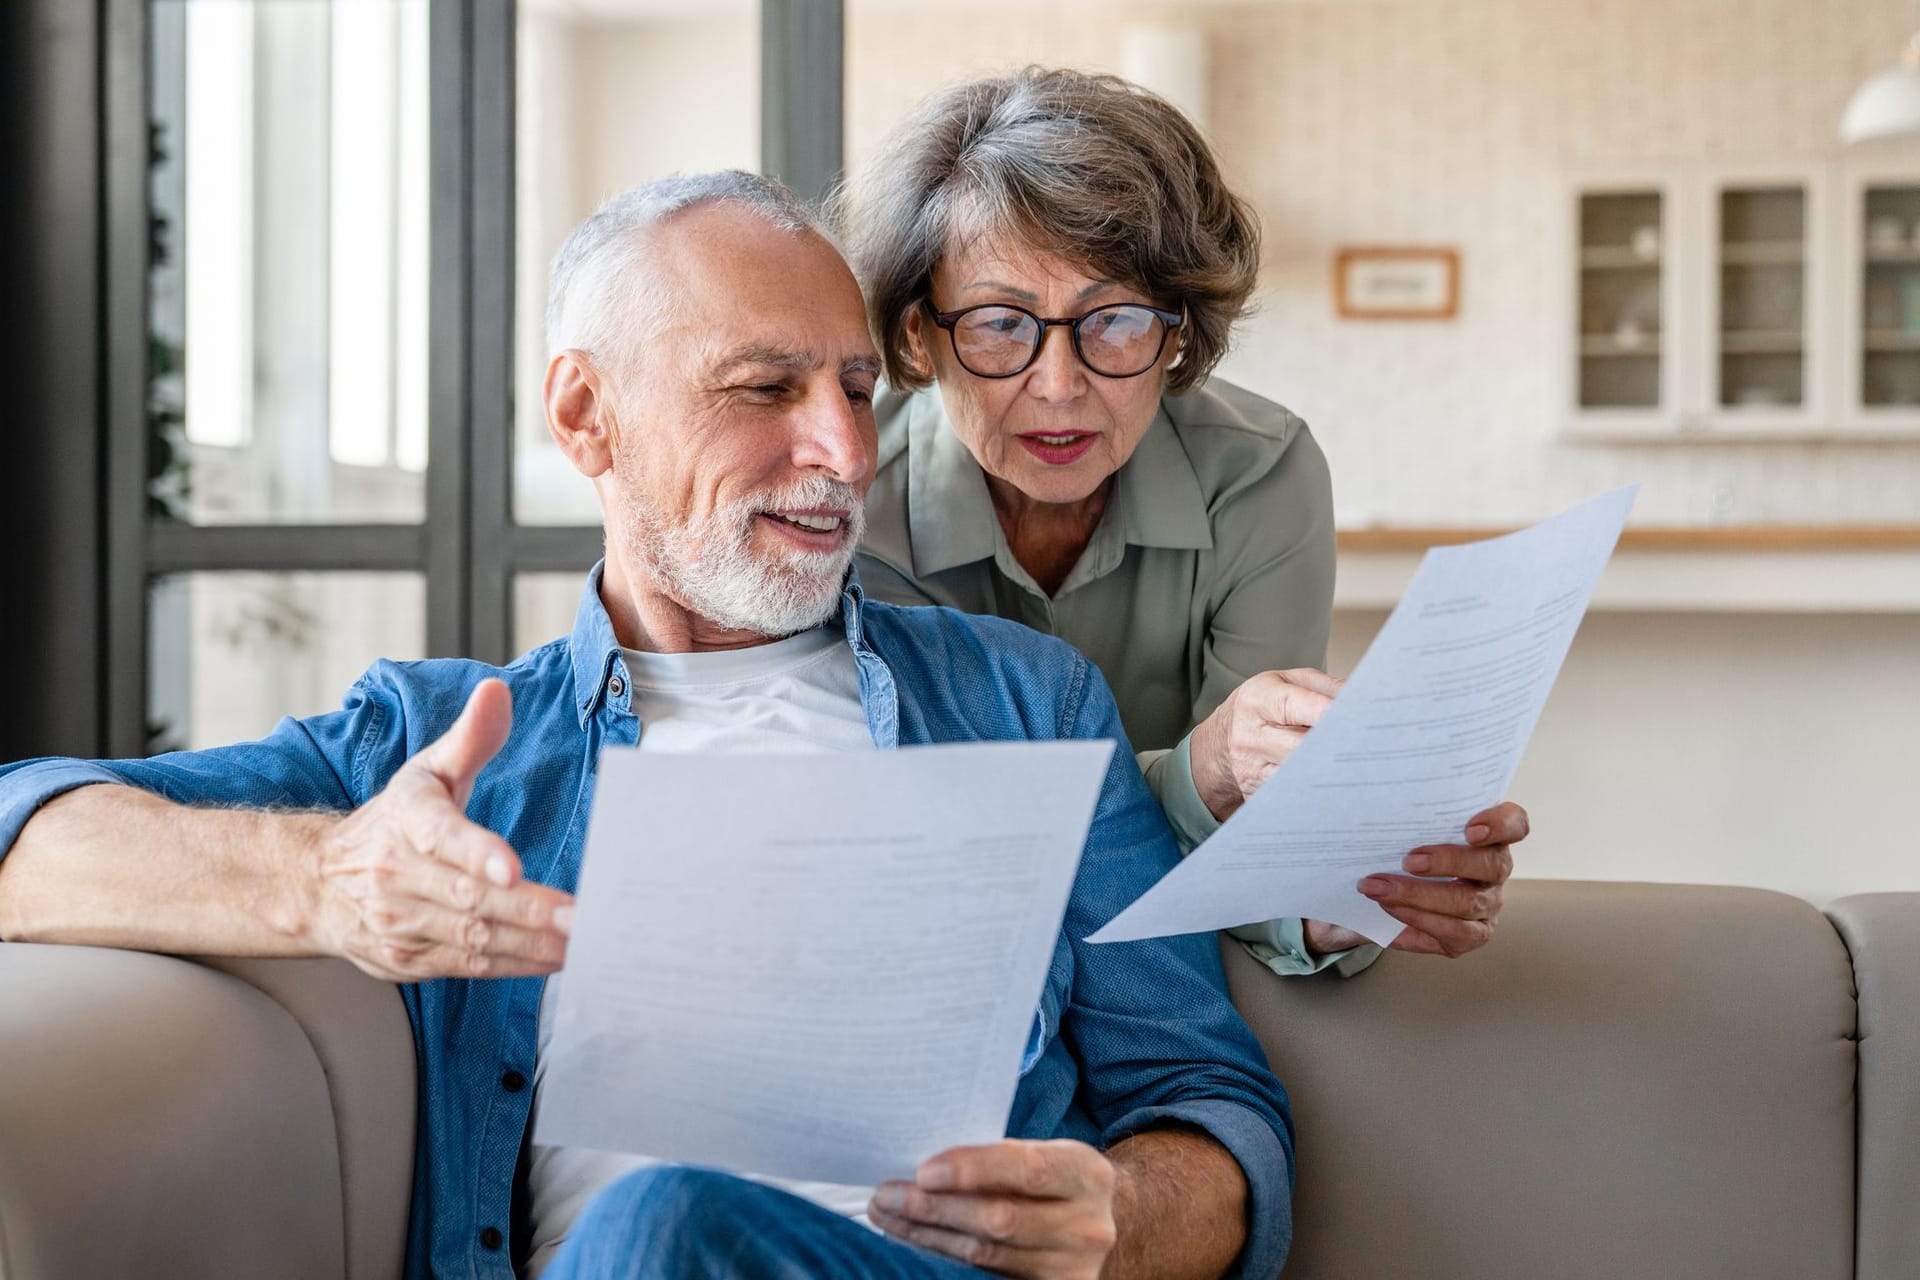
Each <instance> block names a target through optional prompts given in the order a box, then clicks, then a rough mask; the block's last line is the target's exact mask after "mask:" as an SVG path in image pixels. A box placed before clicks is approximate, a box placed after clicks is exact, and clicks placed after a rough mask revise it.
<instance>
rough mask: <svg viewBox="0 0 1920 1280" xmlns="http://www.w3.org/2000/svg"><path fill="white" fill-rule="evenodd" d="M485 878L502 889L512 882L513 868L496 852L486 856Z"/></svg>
mask: <svg viewBox="0 0 1920 1280" xmlns="http://www.w3.org/2000/svg"><path fill="white" fill-rule="evenodd" d="M487 879H489V880H491V881H493V882H494V883H495V884H497V885H499V886H500V887H501V888H503V889H504V888H506V887H507V886H508V885H510V884H512V883H513V868H512V867H510V866H508V865H507V860H506V858H504V857H503V856H501V855H500V854H497V853H496V854H491V855H489V856H488V858H487Z"/></svg>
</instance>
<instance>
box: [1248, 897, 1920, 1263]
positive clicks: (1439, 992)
mask: <svg viewBox="0 0 1920 1280" xmlns="http://www.w3.org/2000/svg"><path fill="white" fill-rule="evenodd" d="M1226 945H1227V962H1228V972H1229V978H1230V981H1231V983H1232V987H1233V991H1234V995H1235V1000H1236V1002H1237V1003H1238V1004H1239V1006H1240V1008H1241V1010H1242V1011H1243V1012H1244V1013H1245V1014H1246V1015H1247V1018H1248V1021H1249V1022H1250V1023H1252V1025H1253V1027H1254V1030H1255V1032H1256V1033H1257V1034H1258V1035H1259V1036H1260V1039H1261V1041H1262V1042H1263V1043H1264V1044H1265V1046H1266V1049H1267V1053H1268V1056H1269V1058H1270V1059H1271V1060H1272V1062H1273V1066H1274V1069H1275V1071H1276V1072H1277V1073H1278V1074H1279V1076H1280V1078H1281V1080H1282V1081H1283V1082H1285V1084H1286V1086H1287V1089H1288V1091H1289V1093H1290V1094H1291V1096H1292V1100H1293V1112H1294V1116H1295V1118H1296V1122H1297V1124H1298V1159H1299V1168H1298V1188H1297V1192H1296V1196H1295V1235H1294V1246H1293V1255H1292V1258H1291V1260H1290V1261H1289V1263H1288V1266H1287V1270H1286V1275H1287V1277H1288V1280H1335V1278H1338V1280H1347V1278H1349V1277H1353V1276H1372V1277H1391V1276H1419V1277H1435V1276H1444V1277H1455V1276H1458V1277H1474V1278H1475V1280H1536V1278H1537V1277H1541V1276H1553V1277H1556V1278H1557V1280H1578V1278H1580V1277H1588V1276H1591V1277H1595V1278H1596V1280H1598V1278H1600V1277H1606V1278H1607V1280H1615V1278H1617V1277H1621V1276H1687V1277H1713V1276H1727V1277H1735V1276H1738V1277H1742V1278H1745V1277H1752V1276H1793V1277H1796V1278H1797V1280H1827V1278H1832V1280H1841V1278H1843V1277H1847V1276H1850V1275H1852V1274H1853V1252H1854V1106H1853V1097H1854V1060H1855V1054H1854V1040H1853V1036H1854V1032H1855V1026H1854V1000H1853V977H1852V971H1851V969H1850V967H1849V963H1848V954H1847V950H1846V948H1845V947H1844V946H1843V945H1842V944H1841V941H1840V938H1839V936H1838V935H1837V934H1836V933H1835V931H1834V929H1833V928H1832V927H1831V926H1830V925H1829V924H1828V922H1827V921H1826V919H1825V918H1824V917H1823V916H1822V915H1821V914H1820V912H1819V911H1817V910H1816V909H1815V908H1813V907H1812V906H1810V905H1808V904H1807V903H1805V902H1803V901H1801V900H1799V899H1797V898H1790V897H1786V896H1783V895H1781V894H1776V893H1769V892H1765V891H1762V890H1754V889H1733V888H1709V887H1692V886H1672V885H1639V884H1594V883H1576V882H1551V881H1533V882H1525V883H1516V884H1514V885H1513V886H1512V887H1511V889H1510V891H1509V896H1508V900H1507V906H1506V910H1505V912H1504V914H1503V917H1502V920H1501V925H1500V932H1499V936H1498V937H1497V938H1496V939H1495V941H1494V943H1493V945H1491V946H1489V947H1487V948H1486V949H1485V950H1483V951H1480V952H1477V953H1475V954H1473V955H1470V956H1467V957H1465V958H1463V959H1460V960H1457V961H1453V962H1441V961H1435V960H1432V959H1429V958H1426V957H1421V956H1408V955H1401V954H1396V953H1393V952H1389V953H1387V954H1386V955H1385V956H1383V957H1382V958H1381V959H1380V961H1379V962H1378V963H1376V964H1375V965H1374V966H1373V968H1372V969H1371V970H1370V971H1368V972H1367V973H1365V974H1364V975H1362V976H1360V977H1358V978H1356V979H1352V980H1343V979H1341V978H1338V977H1335V976H1332V975H1323V976H1320V977H1316V978H1311V979H1298V978H1295V979H1288V980H1284V981H1282V980H1277V979H1274V978H1273V976H1272V975H1271V974H1269V973H1267V972H1266V971H1265V970H1264V969H1263V968H1261V967H1260V966H1259V965H1258V964H1257V963H1255V962H1254V961H1253V960H1252V959H1251V958H1250V957H1248V956H1247V955H1246V954H1245V953H1244V952H1243V951H1241V950H1240V948H1239V947H1238V946H1237V945H1236V944H1232V943H1228V944H1226ZM1906 1016H1907V1019H1908V1021H1907V1026H1908V1027H1909V1028H1911V1026H1912V1021H1911V1019H1912V1017H1913V1010H1912V1009H1911V1008H1909V1009H1908V1011H1907V1015H1906ZM1911 1256H1912V1255H1909V1257H1910V1258H1911Z"/></svg>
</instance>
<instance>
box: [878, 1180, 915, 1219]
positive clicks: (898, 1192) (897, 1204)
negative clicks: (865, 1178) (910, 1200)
mask: <svg viewBox="0 0 1920 1280" xmlns="http://www.w3.org/2000/svg"><path fill="white" fill-rule="evenodd" d="M873 1202H874V1203H875V1204H876V1205H878V1206H880V1208H882V1209H885V1210H886V1211H887V1212H888V1213H899V1212H900V1211H901V1210H902V1209H904V1208H906V1207H907V1193H906V1191H905V1190H903V1189H902V1188H900V1187H896V1186H894V1185H892V1184H891V1183H889V1184H888V1185H886V1186H884V1187H881V1188H880V1189H879V1190H878V1191H875V1192H874V1193H873Z"/></svg>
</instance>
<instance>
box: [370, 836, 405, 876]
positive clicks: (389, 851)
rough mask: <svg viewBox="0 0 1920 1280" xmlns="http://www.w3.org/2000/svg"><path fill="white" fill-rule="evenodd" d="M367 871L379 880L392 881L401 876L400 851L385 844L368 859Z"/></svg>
mask: <svg viewBox="0 0 1920 1280" xmlns="http://www.w3.org/2000/svg"><path fill="white" fill-rule="evenodd" d="M367 870H368V871H370V872H372V873H373V875H374V877H375V878H376V879H379V880H391V879H392V878H393V877H394V876H396V875H398V874H400V850H399V849H397V848H395V847H394V846H393V845H390V844H383V845H381V846H380V847H379V848H378V849H375V850H374V851H373V853H372V854H371V855H369V856H368V858H367Z"/></svg>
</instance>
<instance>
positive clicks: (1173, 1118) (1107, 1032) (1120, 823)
mask: <svg viewBox="0 0 1920 1280" xmlns="http://www.w3.org/2000/svg"><path fill="white" fill-rule="evenodd" d="M1087 684H1088V688H1087V695H1086V697H1085V699H1084V700H1083V703H1082V706H1081V707H1080V708H1079V713H1078V720H1079V723H1078V724H1077V725H1076V727H1075V730H1074V734H1073V736H1076V737H1090V738H1093V737H1102V738H1112V739H1115V740H1116V741H1120V742H1125V740H1126V739H1125V736H1124V733H1123V731H1122V729H1121V727H1120V721H1119V713H1118V711H1117V710H1116V709H1115V708H1114V706H1113V700H1112V695H1111V694H1110V693H1109V692H1108V690H1107V687H1106V683H1105V681H1104V680H1102V679H1101V678H1100V676H1099V674H1098V673H1097V672H1091V673H1090V676H1089V679H1088V682H1087ZM1178 858H1179V855H1178V853H1177V851H1176V850H1175V847H1174V841H1173V836H1172V833H1171V831H1170V830H1169V829H1168V827H1167V823H1166V819H1165V818H1164V816H1163V815H1162V813H1161V811H1160V807H1159V805H1158V804H1156V803H1155V802H1154V799H1153V796H1152V794H1151V793H1150V792H1149V791H1148V790H1147V786H1146V783H1145V781H1144V780H1143V779H1142V778H1141V776H1140V772H1139V769H1138V767H1137V766H1136V765H1135V762H1134V760H1133V759H1132V757H1131V756H1129V755H1127V754H1125V753H1124V752H1122V753H1116V754H1115V757H1114V763H1113V766H1112V768H1111V769H1110V771H1109V773H1108V777H1107V785H1106V789H1105V791H1104V792H1103V793H1102V796H1101V800H1100V804H1099V807H1098V808H1097V809H1096V811H1095V814H1094V822H1093V828H1092V831H1091V833H1090V834H1089V836H1088V840H1087V851H1086V855H1085V857H1084V859H1083V860H1082V863H1081V867H1080V873H1079V879H1078V880H1077V882H1076V884H1075V886H1074V892H1073V897H1072V899H1071V901H1070V902H1069V905H1068V909H1067V921H1066V928H1067V932H1068V937H1069V939H1070V940H1071V941H1072V945H1073V948H1074V979H1073V989H1072V999H1071V1002H1070V1004H1069V1006H1068V1008H1067V1010H1066V1012H1065V1014H1064V1016H1063V1018H1062V1022H1061V1035H1062V1036H1063V1037H1064V1038H1065V1039H1067V1040H1068V1042H1069V1044H1070V1046H1071V1048H1072V1050H1073V1052H1074V1056H1075V1057H1076V1059H1077V1060H1078V1061H1079V1063H1080V1067H1081V1071H1082V1073H1083V1081H1084V1088H1085V1095H1084V1097H1085V1102H1086V1104H1087V1106H1088V1109H1089V1111H1090V1112H1091V1114H1092V1116H1093V1119H1094V1121H1095V1123H1096V1124H1097V1125H1098V1126H1099V1128H1100V1130H1101V1133H1102V1137H1103V1141H1104V1142H1105V1143H1106V1144H1107V1145H1111V1144H1112V1143H1114V1142H1118V1141H1119V1140H1121V1139H1122V1138H1125V1137H1128V1136H1131V1135H1133V1134H1135V1133H1139V1132H1142V1131H1144V1130H1147V1129H1151V1128H1155V1127H1160V1126H1167V1125H1176V1124H1177V1125H1186V1126H1191V1127H1194V1128H1197V1129H1200V1130H1202V1131H1204V1132H1206V1133H1207V1134H1209V1135H1211V1136H1212V1137H1213V1138H1214V1140H1215V1141H1217V1142H1219V1143H1220V1145H1221V1146H1222V1147H1224V1148H1225V1149H1226V1150H1227V1151H1228V1152H1229V1153H1230V1154H1231V1155H1232V1156H1233V1158H1234V1159H1235V1160H1236V1161H1237V1162H1238V1163H1239V1165H1240V1168H1241V1170H1242V1172H1243V1173H1244V1174H1245V1175H1246V1179H1247V1188H1248V1191H1249V1193H1250V1203H1249V1208H1248V1215H1247V1239H1246V1243H1245V1245H1244V1247H1243V1249H1242V1251H1241V1255H1240V1258H1239V1259H1238V1261H1237V1262H1236V1264H1235V1267H1234V1270H1233V1271H1232V1272H1231V1274H1233V1275H1236V1276H1246V1277H1250V1278H1258V1280H1264V1278H1265V1277H1269V1276H1272V1275H1274V1274H1275V1273H1276V1272H1278V1271H1279V1269H1280V1266H1281V1264H1282V1262H1284V1261H1285V1259H1286V1254H1287V1247H1288V1244H1289V1243H1290V1241H1291V1240H1292V1236H1293V1210H1292V1194H1293V1124H1292V1120H1291V1117H1290V1115H1289V1112H1288V1107H1287V1097H1286V1091H1285V1090H1284V1089H1283V1088H1282V1087H1281V1085H1280V1082H1279V1081H1278V1080H1276V1079H1275V1078H1274V1076H1273V1073H1272V1071H1271V1070H1269V1069H1268V1067H1267V1063H1266V1057H1265V1055H1264V1053H1263V1052H1262V1051H1261V1048H1260V1045H1259V1042H1258V1041H1257V1040H1255V1038H1254V1036H1253V1033H1252V1031H1250V1030H1249V1029H1248V1027H1247V1025H1246V1022H1245V1021H1244V1020H1243V1019H1242V1018H1241V1017H1240V1014H1239V1011H1238V1010H1236V1009H1235V1008H1234V1007H1233V1004H1232V1002H1231V1001H1230V1000H1229V999H1228V996H1227V987H1226V976H1225V973H1224V971H1223V970H1222V968H1221V964H1220V952H1219V948H1218V945H1217V943H1216V941H1215V937H1214V935H1213V934H1211V933H1205V934H1189V935H1185V936H1182V937H1176V938H1157V939H1151V940H1148V941H1142V942H1121V943H1106V944H1101V945H1093V944H1090V943H1087V942H1084V941H1082V939H1084V938H1085V937H1086V936H1087V935H1089V934H1091V933H1093V932H1094V931H1095V930H1096V929H1098V928H1099V927H1100V926H1101V925H1103V924H1105V923H1106V922H1107V921H1108V920H1109V919H1111V918H1112V917H1113V916H1115V915H1117V914H1118V913H1119V912H1120V910H1121V909H1122V908H1124V907H1125V906H1126V905H1127V904H1128V903H1130V902H1132V901H1133V900H1134V899H1135V898H1137V897H1139V896H1140V894H1142V893H1144V892H1146V890H1147V889H1148V888H1150V887H1152V885H1153V884H1154V883H1155V882H1157V881H1158V880H1159V879H1160V877H1161V876H1163V875H1165V874H1166V873H1167V872H1168V871H1169V870H1171V869H1172V868H1173V866H1174V864H1175V863H1176V862H1177V861H1178Z"/></svg>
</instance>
